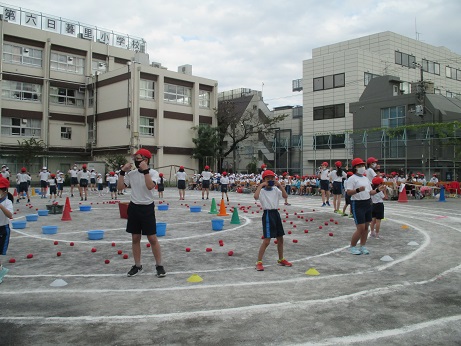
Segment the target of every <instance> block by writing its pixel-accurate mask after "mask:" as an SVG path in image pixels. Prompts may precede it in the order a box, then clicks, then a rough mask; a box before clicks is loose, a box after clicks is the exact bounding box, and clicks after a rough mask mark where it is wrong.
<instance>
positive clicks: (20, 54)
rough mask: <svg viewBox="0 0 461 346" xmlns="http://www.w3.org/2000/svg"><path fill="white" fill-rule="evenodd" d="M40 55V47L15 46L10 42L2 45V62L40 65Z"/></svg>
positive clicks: (41, 53)
mask: <svg viewBox="0 0 461 346" xmlns="http://www.w3.org/2000/svg"><path fill="white" fill-rule="evenodd" d="M42 55H43V50H42V49H40V48H31V47H24V46H17V45H14V44H12V43H5V44H4V45H3V61H4V62H8V63H12V64H21V65H29V66H35V67H42V61H43V59H42Z"/></svg>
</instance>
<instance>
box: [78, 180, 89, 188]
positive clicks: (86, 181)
mask: <svg viewBox="0 0 461 346" xmlns="http://www.w3.org/2000/svg"><path fill="white" fill-rule="evenodd" d="M80 187H88V179H80Z"/></svg>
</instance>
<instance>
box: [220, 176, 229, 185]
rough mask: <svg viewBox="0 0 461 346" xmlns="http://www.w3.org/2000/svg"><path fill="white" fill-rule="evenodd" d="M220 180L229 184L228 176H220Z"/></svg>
mask: <svg viewBox="0 0 461 346" xmlns="http://www.w3.org/2000/svg"><path fill="white" fill-rule="evenodd" d="M220 181H221V184H222V185H228V184H229V178H228V177H225V176H222V177H221V179H220Z"/></svg>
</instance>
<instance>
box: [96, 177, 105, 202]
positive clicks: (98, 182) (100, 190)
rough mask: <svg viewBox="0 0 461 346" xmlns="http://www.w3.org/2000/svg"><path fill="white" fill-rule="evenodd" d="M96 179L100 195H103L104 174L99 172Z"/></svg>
mask: <svg viewBox="0 0 461 346" xmlns="http://www.w3.org/2000/svg"><path fill="white" fill-rule="evenodd" d="M96 181H97V184H98V196H99V197H101V196H102V195H103V191H104V184H103V182H102V174H101V173H98V175H97V178H96Z"/></svg>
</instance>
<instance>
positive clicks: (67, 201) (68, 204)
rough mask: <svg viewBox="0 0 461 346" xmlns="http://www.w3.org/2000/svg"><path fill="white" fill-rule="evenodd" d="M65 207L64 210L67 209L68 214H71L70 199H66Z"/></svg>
mask: <svg viewBox="0 0 461 346" xmlns="http://www.w3.org/2000/svg"><path fill="white" fill-rule="evenodd" d="M65 207H66V208H67V207H69V212H70V213H71V212H72V208H71V206H70V199H69V197H66V205H65Z"/></svg>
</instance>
